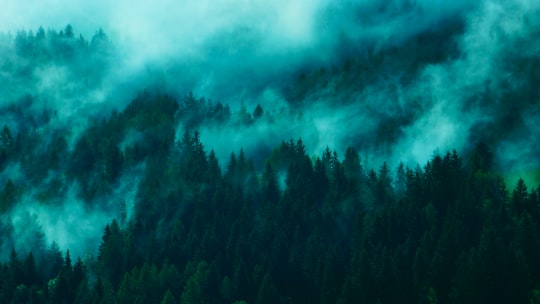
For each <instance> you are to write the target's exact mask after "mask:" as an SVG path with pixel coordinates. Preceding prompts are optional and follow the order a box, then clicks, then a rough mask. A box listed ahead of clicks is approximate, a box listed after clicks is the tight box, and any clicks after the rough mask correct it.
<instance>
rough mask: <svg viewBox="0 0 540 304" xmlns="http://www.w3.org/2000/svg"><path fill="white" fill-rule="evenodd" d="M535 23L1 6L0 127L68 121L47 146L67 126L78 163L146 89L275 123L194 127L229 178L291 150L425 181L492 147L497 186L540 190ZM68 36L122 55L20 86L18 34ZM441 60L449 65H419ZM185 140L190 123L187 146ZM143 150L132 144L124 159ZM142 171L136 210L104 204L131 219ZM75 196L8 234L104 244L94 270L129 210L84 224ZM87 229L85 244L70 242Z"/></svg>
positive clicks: (295, 10) (422, 4)
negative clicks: (90, 142) (70, 32)
mask: <svg viewBox="0 0 540 304" xmlns="http://www.w3.org/2000/svg"><path fill="white" fill-rule="evenodd" d="M539 9H540V2H538V1H534V0H506V1H504V0H483V1H477V2H474V3H471V1H464V0H463V1H462V0H456V1H450V2H449V1H442V0H441V1H427V0H425V1H424V0H418V1H413V0H394V1H375V0H356V1H353V0H349V1H330V0H309V1H308V0H277V1H271V2H268V1H255V0H251V1H250V0H243V1H232V0H219V1H210V0H197V1H195V0H186V1H165V0H160V1H153V2H142V1H139V2H136V1H126V0H121V1H114V2H111V1H105V0H97V1H86V2H83V3H72V2H66V1H60V0H55V1H53V0H46V1H15V0H0V32H3V33H4V34H2V35H1V36H0V46H1V48H0V55H2V56H3V58H4V59H3V61H2V60H0V63H1V65H0V67H1V68H2V70H0V80H1V83H0V105H1V106H2V109H3V110H2V112H0V118H1V119H2V121H3V123H4V124H6V125H8V126H9V127H10V128H11V129H12V130H15V132H16V131H17V130H18V128H19V127H20V126H19V123H18V121H19V120H20V119H22V118H21V117H19V116H20V114H16V113H17V112H14V111H8V110H7V109H8V108H9V106H10V105H14V104H15V105H22V106H25V105H26V108H25V109H24V111H27V113H33V114H36V113H41V112H43V111H44V109H50V110H51V111H56V118H55V119H51V120H48V121H47V122H46V123H44V124H42V128H43V130H44V131H43V132H44V133H45V134H48V133H49V132H52V131H53V130H58V129H61V128H62V127H65V126H69V128H70V129H71V133H70V134H69V136H68V138H67V139H68V145H69V149H70V150H72V149H73V145H74V143H75V141H76V140H77V138H78V136H79V135H80V133H81V132H83V131H84V130H85V129H86V128H87V126H88V121H89V119H90V118H91V117H93V116H97V117H103V116H104V117H106V116H107V115H108V114H109V113H110V111H111V110H113V109H117V110H122V109H123V108H124V107H125V106H126V105H127V104H128V103H129V102H130V101H131V99H132V98H133V97H134V96H136V94H137V93H138V92H140V91H142V90H144V89H149V90H151V91H164V92H167V93H170V94H172V95H173V96H176V97H177V98H178V99H179V100H181V98H182V96H185V95H186V94H188V93H189V92H193V94H194V95H195V96H198V97H205V98H208V99H210V100H211V101H212V102H218V101H219V102H223V103H225V104H229V105H230V106H231V108H232V109H233V113H236V114H235V115H241V114H242V111H247V112H249V113H252V112H253V110H254V108H255V106H256V105H257V104H260V105H261V106H262V107H263V109H264V115H263V116H262V117H261V118H259V119H257V120H255V121H254V122H253V123H252V124H250V125H248V126H245V125H239V124H238V123H237V122H235V120H234V119H233V120H231V121H229V122H225V123H224V124H222V125H216V124H201V125H199V126H198V127H197V129H198V130H199V131H200V132H201V139H202V142H203V143H204V144H205V146H206V147H207V151H209V150H210V149H213V150H215V152H216V155H217V156H218V158H219V159H220V162H221V165H222V166H226V162H227V160H228V157H229V155H230V153H231V152H238V151H239V149H240V148H242V149H243V150H244V151H245V153H246V155H247V156H248V157H250V158H253V159H254V160H255V161H256V162H257V161H263V160H264V159H265V158H266V157H268V156H269V155H270V153H271V150H272V149H273V148H275V147H276V146H277V145H279V143H280V142H281V141H282V140H285V141H288V140H290V139H294V140H296V139H297V138H302V139H303V140H304V142H305V143H306V147H307V149H308V153H309V154H310V155H311V156H319V155H321V153H322V152H323V151H324V149H325V148H326V147H330V148H331V149H336V150H337V151H338V153H344V151H345V149H346V148H347V146H355V147H357V148H358V149H359V151H360V154H361V157H362V159H363V162H364V163H365V165H366V166H367V167H373V168H376V167H378V166H380V165H381V164H382V162H383V161H387V162H388V163H389V164H390V165H391V166H396V165H397V164H399V163H400V162H404V163H405V164H407V165H409V166H411V167H414V166H416V165H417V164H424V163H425V162H426V161H427V160H429V159H430V158H431V157H432V156H433V155H434V154H435V153H438V152H440V153H444V152H446V151H447V150H452V149H457V150H458V151H463V152H468V151H470V150H471V149H472V148H473V147H474V145H475V144H476V143H478V142H485V143H487V144H488V145H489V146H490V147H491V149H492V150H493V151H494V152H495V158H496V166H497V170H499V171H500V172H501V173H503V174H505V175H506V176H512V179H513V178H514V177H513V176H515V175H516V174H521V175H525V177H526V178H527V179H528V182H530V183H538V176H537V174H536V173H535V172H536V171H537V168H538V166H539V165H540V160H538V157H537V156H538V152H539V151H538V148H536V147H540V143H539V142H538V141H539V139H538V136H537V134H539V131H540V130H539V129H538V128H539V127H538V124H537V123H536V122H537V121H538V119H539V118H540V117H539V115H540V108H539V106H538V98H539V94H538V89H537V83H536V82H535V79H536V80H540V77H539V75H538V72H536V70H538V68H539V64H540V60H538V59H539V58H538V54H540V53H539V52H538V51H539V50H540V40H538V39H537V38H538V37H539V35H540V33H539V32H538V30H537V29H538V28H539V27H538V26H539V25H540V11H539ZM67 24H71V25H72V26H73V28H74V31H75V33H76V35H78V34H79V33H80V34H81V35H82V36H84V37H85V38H86V39H87V40H88V41H90V40H92V39H91V38H92V37H93V36H94V35H96V33H98V31H99V29H100V28H101V29H103V30H104V31H105V33H106V35H107V39H108V40H107V41H108V43H110V47H109V48H108V49H107V50H108V51H107V53H104V54H105V55H103V56H104V57H97V56H96V57H95V58H94V57H92V58H90V59H88V58H86V57H85V58H75V59H72V60H71V61H68V62H60V63H54V64H48V65H45V66H33V67H29V69H30V72H29V73H28V74H27V75H29V76H24V77H27V78H23V77H22V76H19V74H17V73H15V72H14V71H13V70H10V68H9V67H10V66H13V65H15V66H25V64H26V61H24V60H23V59H20V58H19V57H17V56H16V55H14V53H13V52H11V51H9V45H11V42H12V41H13V40H14V37H15V36H16V35H17V33H18V32H19V31H21V30H24V31H25V32H29V31H32V32H33V34H36V33H37V31H38V28H39V27H40V26H42V27H43V28H44V29H45V30H48V29H52V30H63V29H64V28H65V27H66V25H67ZM422 35H427V37H428V38H427V39H428V40H429V39H431V40H433V39H437V41H436V42H435V43H433V42H432V43H431V44H429V43H426V41H425V39H426V38H422V37H426V36H422ZM429 35H431V36H429ZM419 37H420V38H419ZM434 37H435V38H434ZM422 39H424V40H422ZM432 53H436V54H438V57H437V56H435V57H437V58H435V59H429V58H427V57H429V56H423V55H425V54H427V55H431V54H432ZM103 58H105V59H103ZM351 58H352V59H353V61H354V64H353V67H354V68H355V70H354V69H353V71H352V72H351V71H350V70H347V68H346V66H347V60H348V59H351ZM411 58H412V59H411ZM426 58H427V59H426ZM321 68H322V69H321ZM89 71H90V73H89ZM25 75H26V74H25ZM88 75H90V76H88ZM302 75H303V76H304V78H302V77H303V76H302ZM535 77H538V78H535ZM302 79H304V80H302ZM304 87H305V88H306V89H305V90H304V89H303V88H304ZM28 95H30V96H31V100H30V101H28V100H27V99H25V98H27V97H25V96H28ZM17 115H19V116H17ZM186 128H189V126H187V124H186V123H184V122H182V121H181V122H179V123H178V126H177V131H176V134H177V137H178V136H181V135H182V134H183V133H184V131H185V129H186ZM137 136H139V135H138V134H137V133H130V134H128V135H126V138H125V139H124V141H123V144H122V145H125V144H126V143H129V142H131V141H133V138H137ZM340 155H341V154H340ZM17 170H19V171H20V169H18V167H17V165H11V166H8V167H6V168H4V169H3V171H2V172H1V173H0V182H4V181H5V180H7V179H12V180H14V181H15V182H17V181H18V182H20V183H23V182H21V181H20V178H21V174H20V172H19V171H17ZM141 170H142V169H141ZM141 170H135V171H133V172H127V173H125V174H124V175H123V176H122V177H121V179H120V185H122V186H121V187H120V188H119V189H124V188H122V187H128V185H130V187H132V188H129V189H128V188H125V189H127V190H126V191H125V192H126V193H131V194H130V195H131V199H127V200H126V198H122V196H123V194H122V193H124V192H122V191H119V192H118V193H113V194H111V198H114V199H112V200H111V199H108V201H116V202H119V201H122V200H124V201H127V203H126V204H128V205H129V204H132V201H133V197H134V196H135V192H136V189H135V188H133V187H136V186H133V185H136V184H137V183H138V179H139V177H140V175H141V173H140V172H141ZM75 187H76V185H72V186H70V188H68V189H66V190H65V194H64V195H65V197H66V203H65V204H64V205H62V206H60V207H58V208H57V209H47V208H45V207H43V206H42V205H39V204H38V203H35V198H33V196H32V194H29V195H28V196H26V197H25V198H24V202H23V203H21V204H20V205H19V206H18V208H16V209H15V210H13V211H12V214H9V215H6V216H5V218H4V221H7V220H8V218H9V220H11V221H12V223H13V224H14V225H15V226H17V223H20V221H21V220H20V219H21V217H20V216H19V214H24V212H25V211H24V210H26V212H28V213H29V214H30V215H32V216H33V217H31V219H33V220H35V221H36V223H37V225H40V226H41V227H42V230H43V232H44V234H45V240H46V242H49V243H50V242H52V241H55V242H56V243H58V244H59V245H60V247H61V248H62V249H66V248H73V247H74V246H75V247H76V246H77V244H76V242H75V241H74V240H76V239H77V237H78V236H79V235H83V236H84V238H85V239H88V242H89V243H90V244H92V245H91V246H88V248H76V249H75V252H76V254H83V253H84V252H86V251H87V250H90V249H89V248H95V247H96V246H97V245H96V243H97V242H99V237H100V234H101V232H102V230H101V227H103V225H104V224H105V223H106V222H107V221H110V220H111V219H112V218H119V217H120V209H121V208H119V207H118V206H105V207H103V208H102V209H99V210H86V209H84V208H83V209H81V208H80V202H79V201H78V198H76V195H74V194H73V191H75V189H76V188H75ZM128 209H129V208H128ZM53 212H59V214H62V216H60V217H58V216H55V217H53V216H52V214H53ZM129 212H131V211H129ZM69 214H72V217H70V216H69ZM63 215H67V217H64V216H63ZM64 219H65V220H64ZM81 219H84V221H83V224H84V225H83V228H81V229H82V230H75V229H73V226H72V225H73V224H72V223H75V222H77V223H78V222H80V220H81ZM84 227H90V228H88V229H86V228H84ZM95 227H100V228H99V229H95ZM14 231H15V232H14V233H16V231H17V229H15V230H14ZM4 247H5V246H4ZM4 247H2V248H3V249H2V250H7V248H4Z"/></svg>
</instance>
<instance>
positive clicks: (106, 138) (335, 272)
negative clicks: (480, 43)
mask: <svg viewBox="0 0 540 304" xmlns="http://www.w3.org/2000/svg"><path fill="white" fill-rule="evenodd" d="M71 32H72V30H70V29H69V28H66V29H65V30H64V31H63V32H62V33H61V34H57V36H58V37H56V38H55V39H68V40H69V39H74V38H73V37H71V36H72V34H71ZM43 35H46V34H45V33H44V32H42V31H38V33H37V34H36V36H35V38H34V39H38V37H41V36H43ZM96 35H97V36H96V37H95V39H93V40H92V43H91V46H92V47H96V48H99V47H102V44H104V43H106V41H107V40H106V39H107V38H106V36H105V35H104V33H98V34H96ZM21 39H22V38H21ZM39 39H42V37H41V38H39ZM23 42H24V41H22V40H21V41H20V43H21V46H20V47H21V52H24V43H23ZM64 52H65V54H69V52H70V51H69V50H68V49H66V50H64ZM66 56H68V55H66ZM69 56H71V55H69ZM66 60H67V59H66ZM320 73H326V72H323V71H321V72H320ZM31 99H32V98H31V97H28V101H27V102H31ZM259 108H260V110H259ZM16 112H17V110H16V109H14V110H13V113H16ZM237 114H238V115H235V116H234V117H235V118H237V119H238V120H241V121H242V122H238V121H233V122H234V123H239V124H240V125H242V124H243V125H247V124H251V123H256V122H254V120H257V119H264V118H265V117H266V116H265V115H268V114H264V113H263V111H262V108H261V107H257V108H256V109H255V111H254V113H253V115H251V114H249V113H247V112H246V110H245V109H243V110H241V113H237ZM44 116H47V115H44ZM48 119H49V118H48ZM50 119H52V118H50ZM229 119H231V113H230V109H229V108H228V107H227V106H224V105H222V104H220V103H217V104H216V105H212V104H211V103H210V102H209V101H207V100H205V99H198V98H195V97H193V95H192V94H190V95H188V96H186V97H185V98H184V99H183V100H182V102H180V103H178V102H177V101H176V99H175V98H173V97H172V96H169V95H164V94H150V93H141V94H140V95H139V96H137V97H136V98H135V99H134V100H133V101H132V102H131V103H130V104H129V105H128V106H127V107H126V108H125V109H124V110H123V111H121V112H113V113H112V114H111V115H110V116H109V117H107V118H101V119H98V118H91V119H90V120H89V126H88V127H87V128H86V129H85V130H84V131H82V132H81V133H80V134H78V136H77V137H76V138H74V141H73V143H72V145H71V146H72V147H70V143H68V139H69V138H70V137H69V134H68V133H67V132H63V130H62V129H59V130H56V131H55V132H54V134H53V135H52V136H51V137H50V138H46V136H41V135H40V134H38V133H37V132H34V131H31V128H25V127H24V125H22V126H23V127H20V128H17V130H18V132H17V133H16V134H15V132H12V131H11V129H10V128H8V127H7V126H6V127H4V128H3V129H2V131H0V169H1V170H4V169H5V168H11V167H10V166H14V164H16V163H17V164H19V163H20V167H21V170H20V171H21V172H20V175H22V178H20V177H18V178H17V179H15V178H14V179H6V180H5V181H3V184H1V185H0V212H8V211H10V210H13V209H12V208H13V207H14V206H16V204H17V203H19V202H20V201H21V198H22V197H23V196H24V194H25V193H27V192H28V191H31V190H30V189H33V187H34V186H41V183H44V184H46V187H43V188H45V189H44V190H40V191H41V192H40V193H39V196H38V198H39V200H40V203H49V204H54V203H57V200H59V198H61V197H62V194H63V193H65V192H66V191H67V190H66V188H68V187H69V185H70V183H73V184H74V185H76V186H77V188H75V189H77V190H78V192H77V194H78V196H79V197H80V199H82V200H83V201H84V202H85V203H86V205H87V206H85V208H96V207H99V204H107V203H109V202H105V203H103V202H102V201H103V200H105V199H104V198H108V195H110V194H111V193H114V191H115V190H116V189H117V188H118V187H119V186H120V185H121V184H122V182H123V181H124V178H125V177H126V176H130V174H133V172H134V171H136V170H139V171H136V172H138V174H139V175H140V182H139V183H138V184H137V190H136V195H134V196H135V199H134V202H133V203H134V206H133V209H132V210H130V212H131V214H130V217H127V215H125V214H124V215H123V218H121V219H115V220H112V221H110V222H109V223H108V224H107V225H106V226H105V227H103V235H102V238H101V243H100V244H99V246H98V248H96V250H97V255H96V257H95V258H94V257H86V258H84V259H81V258H82V257H77V259H75V258H74V257H72V256H70V253H69V251H67V252H65V254H64V253H63V252H61V251H60V249H59V248H58V246H57V245H55V244H52V245H51V246H49V247H48V248H47V249H44V248H43V247H45V244H44V241H43V235H42V234H39V233H36V234H32V236H33V238H32V241H33V242H35V243H36V245H35V246H33V248H32V250H33V251H32V252H17V251H15V250H12V251H11V255H9V256H7V254H6V257H4V261H3V262H2V263H0V303H12V302H13V303H377V302H380V303H467V302H470V303H510V302H511V303H529V302H530V303H538V301H539V299H540V296H539V295H540V292H539V290H540V262H539V259H538V256H539V255H540V232H539V231H540V207H539V201H540V199H539V194H538V193H539V192H538V189H532V188H529V187H530V185H529V187H528V186H527V185H526V184H525V182H524V181H523V180H519V181H518V183H517V184H516V185H515V187H513V189H512V190H511V191H507V190H506V186H505V185H504V182H503V181H502V179H501V178H500V177H499V176H497V174H496V173H495V172H493V171H492V169H493V155H492V154H491V152H490V151H489V149H488V146H487V145H485V144H479V145H478V146H477V147H476V149H474V150H473V151H471V152H470V153H469V154H468V155H467V157H464V158H462V157H461V156H460V155H458V153H457V152H456V151H453V152H451V153H447V154H445V155H435V156H434V157H433V158H432V159H431V160H430V161H429V162H428V163H427V164H425V165H424V167H423V168H421V167H418V168H416V169H414V170H413V169H410V168H407V167H405V166H404V165H400V166H399V167H398V168H397V169H394V168H391V167H390V166H389V165H388V164H387V163H383V165H382V166H380V167H379V168H364V167H363V166H362V162H361V160H360V157H359V154H358V151H357V150H356V149H355V148H352V147H350V148H348V149H347V150H346V151H344V157H343V159H341V158H340V155H338V153H337V152H336V151H333V150H331V149H330V148H327V149H326V150H325V151H324V152H323V153H322V155H318V156H314V157H310V155H308V154H307V152H306V150H307V149H306V146H305V144H304V142H303V141H302V140H301V139H298V140H296V141H294V140H290V141H283V142H282V143H281V144H280V145H279V146H278V147H275V149H274V151H273V153H272V155H271V156H270V157H269V158H268V159H267V160H266V162H264V165H263V164H256V163H254V162H253V161H252V160H251V159H250V157H251V155H246V154H245V153H244V150H243V149H242V148H241V147H231V150H232V151H235V152H234V153H232V154H231V156H230V158H229V160H228V163H227V164H225V165H224V166H223V168H224V169H223V170H222V167H221V166H220V164H219V162H218V159H217V157H216V154H215V153H214V152H213V151H207V150H206V149H205V146H204V144H203V142H202V141H201V136H200V134H199V133H198V132H197V131H195V129H196V127H197V126H199V125H200V124H201V123H203V122H204V123H221V122H223V123H226V122H227V121H228V120H229ZM43 121H47V119H45V118H43ZM179 125H181V126H182V128H183V129H182V130H183V132H182V133H180V134H178V133H177V129H178V126H179ZM256 168H261V170H257V169H256ZM393 172H396V173H395V174H394V173H393ZM55 173H56V174H55ZM48 176H56V177H57V178H51V179H47V180H46V181H44V180H45V179H46V178H47V177H48ZM58 176H60V177H58ZM15 177H17V176H15ZM66 180H67V181H66ZM68 181H69V182H68ZM40 189H42V188H41V187H40ZM112 203H114V202H112ZM122 208H127V207H126V204H125V203H124V204H123V207H122ZM123 211H124V213H126V212H127V211H126V210H123ZM23 219H24V218H23ZM38 230H39V229H38ZM12 235H14V227H13V225H12V223H11V222H10V221H8V220H5V219H2V220H1V221H0V248H1V249H2V250H3V252H5V251H6V250H7V252H8V253H9V252H10V251H9V250H11V248H12V247H16V243H17V242H16V240H14V239H13V237H12ZM29 235H30V234H29ZM74 261H75V262H74Z"/></svg>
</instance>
